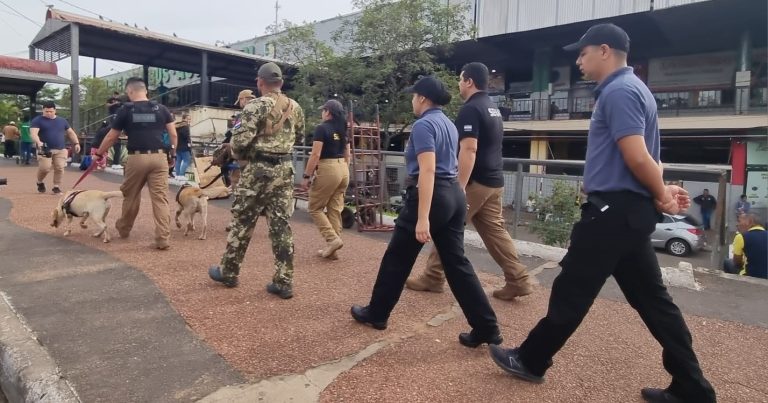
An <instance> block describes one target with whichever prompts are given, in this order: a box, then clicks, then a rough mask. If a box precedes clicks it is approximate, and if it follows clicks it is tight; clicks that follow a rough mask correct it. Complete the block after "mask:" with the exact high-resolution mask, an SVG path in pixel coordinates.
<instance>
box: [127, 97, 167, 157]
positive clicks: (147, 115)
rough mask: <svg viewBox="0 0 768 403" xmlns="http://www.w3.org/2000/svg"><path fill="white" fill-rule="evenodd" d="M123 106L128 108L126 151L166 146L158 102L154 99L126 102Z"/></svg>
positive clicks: (163, 124) (163, 125)
mask: <svg viewBox="0 0 768 403" xmlns="http://www.w3.org/2000/svg"><path fill="white" fill-rule="evenodd" d="M123 108H127V110H128V124H127V125H126V128H125V132H126V133H127V134H128V151H139V150H161V149H165V148H166V146H165V144H163V131H164V130H165V116H164V115H163V113H162V112H161V109H160V104H158V103H157V102H155V101H149V102H139V103H133V102H126V103H125V104H123Z"/></svg>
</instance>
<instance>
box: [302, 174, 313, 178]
mask: <svg viewBox="0 0 768 403" xmlns="http://www.w3.org/2000/svg"><path fill="white" fill-rule="evenodd" d="M311 177H312V175H307V174H304V177H303V178H304V179H309V178H311Z"/></svg>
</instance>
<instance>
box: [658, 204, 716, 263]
mask: <svg viewBox="0 0 768 403" xmlns="http://www.w3.org/2000/svg"><path fill="white" fill-rule="evenodd" d="M651 244H652V245H653V246H654V247H655V248H660V249H665V250H666V251H667V252H668V253H670V254H672V255H674V256H685V255H688V254H689V253H691V252H693V251H698V250H701V248H703V247H704V229H703V228H702V226H701V224H700V223H699V222H697V221H696V219H694V218H693V217H691V216H684V215H670V214H664V220H663V221H662V222H660V223H658V224H656V230H655V231H653V234H651Z"/></svg>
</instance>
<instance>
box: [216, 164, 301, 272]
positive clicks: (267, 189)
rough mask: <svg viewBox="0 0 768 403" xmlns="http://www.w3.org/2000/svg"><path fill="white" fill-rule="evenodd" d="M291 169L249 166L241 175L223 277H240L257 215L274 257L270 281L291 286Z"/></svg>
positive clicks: (277, 166)
mask: <svg viewBox="0 0 768 403" xmlns="http://www.w3.org/2000/svg"><path fill="white" fill-rule="evenodd" d="M292 214H293V165H292V164H291V161H287V162H283V163H280V164H277V165H272V164H268V163H263V162H258V161H257V162H251V163H249V164H248V165H247V166H246V167H245V168H244V169H243V170H242V172H241V175H240V183H239V185H238V186H237V189H235V201H234V203H233V204H232V222H231V224H230V228H231V229H230V231H229V234H228V235H227V250H226V252H224V256H223V257H222V258H221V270H222V274H223V275H224V276H225V277H234V276H237V275H238V274H240V265H241V264H242V262H243V258H244V257H245V252H246V251H247V250H248V244H249V243H250V242H251V235H252V234H253V228H254V227H255V226H256V221H257V220H258V218H259V215H265V216H266V217H267V226H268V227H269V239H270V241H271V242H272V253H273V254H274V256H275V275H274V277H273V279H272V281H273V282H274V283H275V284H276V285H278V286H283V287H287V286H290V285H291V284H292V282H293V233H292V232H291V225H290V219H291V215H292Z"/></svg>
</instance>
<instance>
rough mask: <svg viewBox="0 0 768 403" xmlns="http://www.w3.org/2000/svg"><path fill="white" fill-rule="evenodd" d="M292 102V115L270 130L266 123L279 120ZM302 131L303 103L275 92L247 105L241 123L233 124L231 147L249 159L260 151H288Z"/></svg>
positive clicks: (299, 137)
mask: <svg viewBox="0 0 768 403" xmlns="http://www.w3.org/2000/svg"><path fill="white" fill-rule="evenodd" d="M289 102H290V104H292V112H290V116H287V118H286V119H285V120H284V122H283V124H282V126H281V127H277V126H275V127H273V129H272V130H269V129H268V127H267V126H268V125H275V124H276V123H278V121H279V120H280V119H281V118H282V116H283V110H285V109H289V107H288V103H289ZM275 105H278V108H275ZM270 132H271V133H270ZM303 134H304V111H303V110H302V109H301V106H299V104H298V102H296V101H294V100H292V99H290V98H288V97H287V96H285V95H283V94H280V93H276V92H272V93H269V94H266V95H265V96H262V97H259V98H256V99H254V100H251V101H250V102H248V104H246V105H245V107H244V108H243V113H242V114H241V115H240V123H239V124H238V125H236V126H235V127H234V128H232V141H231V143H232V151H233V152H234V153H235V155H237V157H238V158H239V159H244V160H249V161H253V160H254V158H255V156H256V155H257V154H258V153H272V154H288V153H290V152H291V151H293V146H294V144H296V142H297V139H299V140H300V139H301V138H302V136H303Z"/></svg>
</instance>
